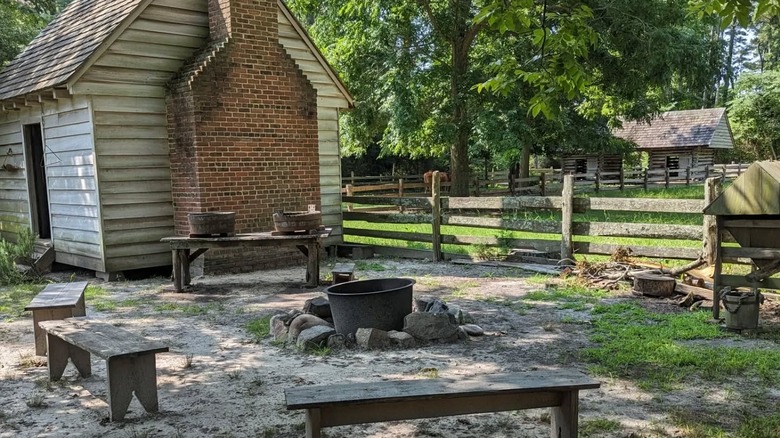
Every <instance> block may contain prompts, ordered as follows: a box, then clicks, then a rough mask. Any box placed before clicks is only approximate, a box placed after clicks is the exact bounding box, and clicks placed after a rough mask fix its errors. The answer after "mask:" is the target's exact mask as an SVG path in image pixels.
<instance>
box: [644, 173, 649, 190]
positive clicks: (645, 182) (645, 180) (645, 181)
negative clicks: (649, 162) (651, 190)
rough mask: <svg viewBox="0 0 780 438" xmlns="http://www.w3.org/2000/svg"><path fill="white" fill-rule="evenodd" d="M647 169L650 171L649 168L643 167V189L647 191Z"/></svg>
mask: <svg viewBox="0 0 780 438" xmlns="http://www.w3.org/2000/svg"><path fill="white" fill-rule="evenodd" d="M649 171H650V168H647V169H645V176H644V184H643V185H644V187H645V191H647V172H649Z"/></svg>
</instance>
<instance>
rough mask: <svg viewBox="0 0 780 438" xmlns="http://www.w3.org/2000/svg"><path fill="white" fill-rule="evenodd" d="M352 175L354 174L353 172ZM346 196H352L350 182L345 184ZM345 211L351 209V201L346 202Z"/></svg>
mask: <svg viewBox="0 0 780 438" xmlns="http://www.w3.org/2000/svg"><path fill="white" fill-rule="evenodd" d="M352 175H353V176H354V173H353V174H352ZM347 196H352V184H347ZM347 211H352V203H351V202H347Z"/></svg>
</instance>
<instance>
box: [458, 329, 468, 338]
mask: <svg viewBox="0 0 780 438" xmlns="http://www.w3.org/2000/svg"><path fill="white" fill-rule="evenodd" d="M457 335H458V339H460V340H461V341H468V340H469V334H468V333H466V329H464V328H463V326H461V327H458V333H457Z"/></svg>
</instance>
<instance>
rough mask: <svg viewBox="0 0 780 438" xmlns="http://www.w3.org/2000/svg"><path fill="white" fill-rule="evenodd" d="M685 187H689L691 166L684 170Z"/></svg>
mask: <svg viewBox="0 0 780 438" xmlns="http://www.w3.org/2000/svg"><path fill="white" fill-rule="evenodd" d="M685 185H686V186H689V185H691V166H688V167H686V168H685Z"/></svg>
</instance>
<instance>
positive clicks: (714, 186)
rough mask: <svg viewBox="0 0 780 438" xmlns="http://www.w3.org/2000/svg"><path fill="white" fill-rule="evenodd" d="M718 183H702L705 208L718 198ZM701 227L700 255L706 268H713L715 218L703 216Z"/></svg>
mask: <svg viewBox="0 0 780 438" xmlns="http://www.w3.org/2000/svg"><path fill="white" fill-rule="evenodd" d="M719 183H720V178H717V177H711V178H707V180H706V181H705V182H704V205H705V206H707V205H710V203H711V202H712V201H714V200H715V198H717V197H718V192H719V188H720V184H719ZM702 225H703V228H704V229H703V230H702V236H703V237H704V242H702V245H703V249H702V255H703V256H704V260H705V261H706V262H707V266H713V265H715V258H716V255H717V250H718V248H716V242H717V239H718V237H717V233H718V231H717V229H716V228H717V227H716V226H715V216H712V215H709V214H705V215H704V218H703V220H702ZM715 292H717V291H713V293H715Z"/></svg>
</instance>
